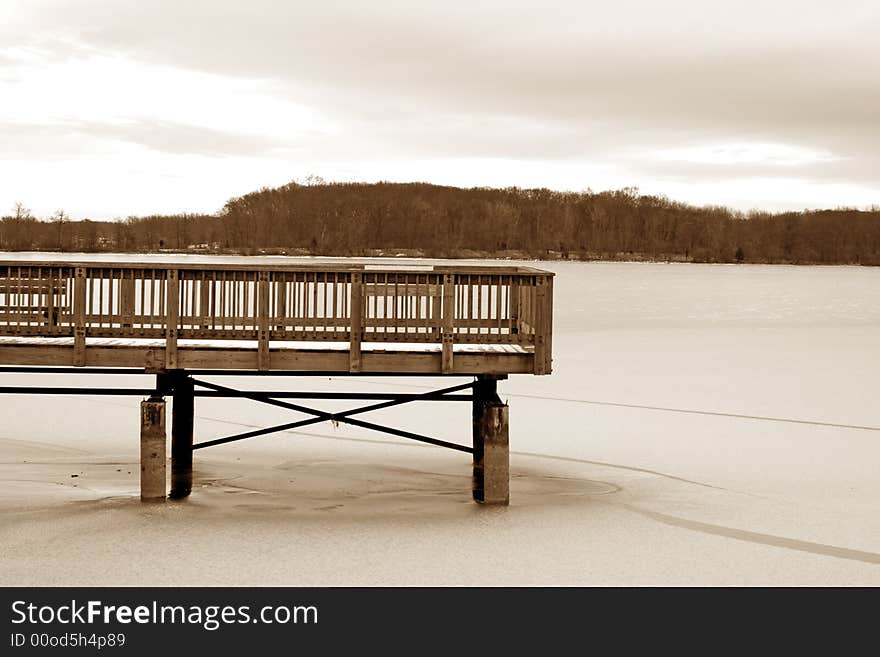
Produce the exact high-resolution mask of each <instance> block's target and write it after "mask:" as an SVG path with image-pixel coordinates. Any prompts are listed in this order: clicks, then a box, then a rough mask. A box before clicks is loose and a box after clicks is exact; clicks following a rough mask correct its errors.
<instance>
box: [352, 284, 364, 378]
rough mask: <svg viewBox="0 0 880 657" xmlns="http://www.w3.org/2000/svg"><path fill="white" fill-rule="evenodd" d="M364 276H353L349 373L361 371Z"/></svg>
mask: <svg viewBox="0 0 880 657" xmlns="http://www.w3.org/2000/svg"><path fill="white" fill-rule="evenodd" d="M363 309H364V276H363V274H361V273H360V272H352V274H351V306H350V308H349V311H350V312H349V319H350V327H349V335H348V340H349V347H348V371H349V372H360V371H361V340H362V339H363V332H364V327H363V324H364V318H363Z"/></svg>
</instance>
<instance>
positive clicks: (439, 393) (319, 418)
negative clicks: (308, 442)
mask: <svg viewBox="0 0 880 657" xmlns="http://www.w3.org/2000/svg"><path fill="white" fill-rule="evenodd" d="M193 384H195V385H197V386H202V387H204V388H208V389H210V390H216V391H218V392H223V393H226V394H228V395H229V396H231V397H242V398H245V399H251V400H253V401H258V402H261V403H264V404H270V405H272V406H278V407H280V408H286V409H288V410H291V411H298V412H300V413H306V414H308V415H313V416H315V417H312V418H309V419H307V420H298V421H296V422H288V423H286V424H279V425H275V426H272V427H266V428H265V429H255V430H253V431H245V432H244V433H238V434H235V435H232V436H226V437H225V438H217V439H215V440H207V441H204V442H201V443H197V444H195V445H193V449H194V450H196V449H204V448H205V447H212V446H214V445H222V444H224V443H230V442H233V441H236V440H244V439H245V438H253V437H254V436H262V435H265V434H267V433H275V432H278V431H287V430H289V429H296V428H299V427H305V426H308V425H310V424H317V423H319V422H326V421H332V422H343V423H345V424H351V425H353V426H356V427H362V428H364V429H372V430H373V431H381V432H383V433H388V434H391V435H393V436H399V437H401V438H409V439H410V440H417V441H419V442H422V443H428V444H429V445H437V446H438V447H447V448H449V449H454V450H457V451H459V452H467V453H468V454H472V453H473V451H474V450H473V448H472V447H468V446H466V445H459V444H457V443H451V442H448V441H445V440H440V439H439V438H431V437H429V436H423V435H421V434H418V433H413V432H411V431H403V430H401V429H394V428H392V427H386V426H383V425H381V424H375V423H373V422H365V421H364V420H357V419H354V418H353V417H352V416H353V415H360V414H361V413H367V412H369V411H377V410H379V409H382V408H389V407H391V406H399V405H400V404H406V403H408V402H412V401H419V400H423V401H430V400H432V399H435V400H436V399H437V398H441V397H443V395H445V394H447V393H450V392H457V391H459V390H465V389H467V388H473V386H474V382H473V381H471V382H469V383H463V384H460V385H457V386H451V387H449V388H442V389H440V390H432V391H430V392H425V393H422V394H418V395H405V396H402V397H401V398H399V399H393V400H391V401H386V402H382V403H379V404H370V405H369V406H361V407H359V408H354V409H351V410H348V411H344V412H342V413H329V412H327V411H319V410H317V409H314V408H309V407H308V406H302V405H300V404H291V403H289V402H283V401H279V400H277V399H273V398H272V397H271V393H264V392H248V391H246V390H235V389H234V388H227V387H226V386H221V385H219V384H217V383H210V382H208V381H202V380H199V379H193Z"/></svg>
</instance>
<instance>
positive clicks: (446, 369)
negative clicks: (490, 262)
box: [440, 274, 455, 374]
mask: <svg viewBox="0 0 880 657" xmlns="http://www.w3.org/2000/svg"><path fill="white" fill-rule="evenodd" d="M454 319H455V275H454V274H445V275H444V276H443V330H442V331H441V332H440V340H441V343H442V346H441V353H440V371H441V372H443V373H444V374H448V373H450V372H452V367H453V364H452V338H453V320H454Z"/></svg>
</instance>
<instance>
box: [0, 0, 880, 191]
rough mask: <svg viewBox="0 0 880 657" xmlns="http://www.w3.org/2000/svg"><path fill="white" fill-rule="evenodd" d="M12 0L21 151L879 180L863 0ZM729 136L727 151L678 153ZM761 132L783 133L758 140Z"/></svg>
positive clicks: (626, 177) (873, 15)
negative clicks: (724, 0)
mask: <svg viewBox="0 0 880 657" xmlns="http://www.w3.org/2000/svg"><path fill="white" fill-rule="evenodd" d="M10 1H11V0H10ZM13 4H16V3H13ZM18 4H20V5H21V6H22V7H24V5H27V6H26V11H25V10H24V8H23V9H22V11H21V12H20V13H14V12H10V13H9V16H8V18H9V20H8V21H6V22H5V23H4V27H0V37H2V42H3V43H5V44H6V45H7V48H6V49H5V50H0V85H5V87H4V88H10V89H12V88H13V87H14V89H13V91H12V93H14V94H15V97H16V98H18V99H19V101H20V102H18V103H16V104H15V105H14V106H13V107H11V109H10V106H9V105H5V106H0V131H2V129H3V128H2V126H3V125H6V129H7V132H9V131H14V130H15V129H16V127H18V128H21V127H22V126H24V125H29V126H31V127H30V128H27V127H26V128H25V129H26V130H27V131H28V132H27V134H28V135H29V136H30V138H31V141H30V143H25V144H21V143H20V140H19V145H18V146H17V147H16V148H18V150H17V151H15V152H18V153H22V157H24V156H25V154H26V153H30V156H31V157H38V156H39V153H40V151H41V149H43V150H44V152H47V153H48V152H49V151H50V150H51V149H52V144H51V135H55V134H60V135H62V137H61V145H58V144H56V145H55V151H54V152H63V153H69V152H71V151H76V149H77V148H80V147H87V146H86V145H87V144H88V143H89V140H90V139H92V140H94V142H95V143H96V144H102V143H103V144H105V145H106V143H107V142H113V141H124V142H127V143H131V144H133V145H137V146H139V147H143V148H146V149H149V150H151V151H154V152H160V153H165V154H167V155H169V156H175V155H186V154H198V155H204V156H208V157H226V158H230V157H248V158H249V157H262V158H264V159H265V163H266V166H267V167H270V165H271V167H276V168H275V169H271V170H272V171H277V173H275V174H274V176H275V177H281V176H282V172H283V171H293V170H297V171H300V170H303V169H307V168H308V167H315V168H318V167H324V168H325V169H326V170H330V171H337V172H344V171H359V172H363V171H367V172H368V173H369V171H368V170H367V169H366V168H365V167H366V166H367V163H369V165H370V166H376V167H379V170H378V171H377V172H375V176H379V177H382V176H383V175H388V176H389V177H390V176H391V175H392V174H394V175H396V172H397V171H398V170H403V171H407V170H411V171H415V170H419V171H426V172H430V170H431V167H430V166H429V165H428V164H427V163H430V162H432V161H434V162H435V163H436V165H435V166H434V169H433V170H434V171H435V172H440V171H441V170H442V171H445V170H446V169H445V168H444V167H445V166H446V165H445V164H443V163H444V162H458V163H463V162H467V161H471V162H473V163H474V166H473V167H463V166H461V165H459V170H461V171H464V170H468V171H474V172H476V173H475V174H474V175H475V176H476V178H475V180H477V179H479V180H482V179H484V178H485V177H486V176H485V175H478V174H480V171H481V169H480V163H481V162H483V163H485V162H495V163H496V164H495V166H499V165H498V164H497V163H498V162H500V161H502V160H507V161H510V162H512V163H515V164H512V165H511V166H510V167H507V168H505V167H500V166H499V171H508V172H509V176H508V179H509V180H511V181H515V182H516V184H521V182H522V180H523V179H528V178H529V176H531V177H532V179H534V180H535V184H544V181H545V180H546V179H547V177H546V176H545V175H544V174H543V173H542V172H543V171H546V170H553V171H555V172H557V173H558V174H559V180H565V181H574V180H579V179H581V178H583V177H586V176H590V175H595V176H597V178H596V180H595V181H589V180H587V181H585V182H584V184H583V185H582V187H586V186H593V187H599V186H600V184H601V183H600V182H599V181H600V180H603V181H610V182H613V181H621V182H623V184H639V185H641V186H642V187H643V188H644V187H646V183H647V184H651V183H656V184H657V185H662V184H665V183H667V182H668V183H670V185H678V184H679V183H681V184H682V185H683V184H685V183H686V182H687V181H688V180H690V181H691V182H693V183H694V184H707V183H708V181H709V180H719V179H720V180H729V181H732V182H731V185H730V186H729V188H728V189H729V190H730V192H729V193H726V194H722V195H721V197H720V198H718V199H716V202H727V203H734V204H735V203H737V198H738V196H737V195H738V194H741V193H743V189H744V188H743V187H742V185H743V184H744V183H743V181H745V180H758V179H761V180H764V179H772V178H773V177H774V176H776V177H780V176H787V177H791V176H792V175H796V176H797V177H798V178H799V179H800V180H802V181H803V182H805V183H809V184H817V183H818V182H821V181H825V182H828V183H829V184H831V183H834V184H845V183H847V182H849V183H852V184H854V185H866V186H868V187H869V188H873V189H876V188H877V183H876V182H875V178H876V174H875V172H876V171H877V160H878V154H880V131H877V130H876V117H877V116H880V87H878V85H877V84H876V72H877V70H880V45H878V44H877V39H876V38H875V37H876V34H877V32H878V27H880V15H878V12H877V11H876V6H875V5H874V3H873V2H860V1H855V0H853V1H846V0H843V1H841V2H837V3H835V5H834V7H833V9H832V8H829V6H828V5H827V3H825V2H819V1H815V2H807V1H797V2H796V1H794V0H784V1H780V2H774V3H766V2H758V1H757V0H744V1H742V2H739V3H729V4H720V3H711V5H707V4H705V3H700V2H696V1H695V0H670V1H669V2H664V3H651V2H634V1H632V0H618V1H617V2H614V3H599V2H548V3H510V2H501V1H500V0H492V1H475V2H469V3H466V4H450V3H446V2H442V3H441V2H420V3H411V2H404V1H402V0H399V1H397V0H395V1H388V0H376V1H375V2H371V3H351V2H334V1H328V2H322V3H313V2H308V3H307V2H288V1H280V0H279V1H275V2H271V1H269V0H251V1H250V2H248V3H241V2H238V0H212V1H211V2H187V3H180V2H176V1H172V0H153V1H152V2H149V3H144V2H137V1H135V0H80V1H79V2H77V3H69V2H66V1H63V0H32V1H30V2H27V3H18ZM34 35H37V36H34ZM41 57H42V59H41ZM22 117H27V121H25V120H24V119H23V118H22ZM34 126H37V127H34ZM737 144H739V145H745V146H744V148H745V149H746V150H745V151H743V152H741V153H740V155H739V156H731V157H732V158H733V161H727V162H707V161H705V157H704V158H703V160H704V161H700V160H699V157H697V158H696V160H695V159H694V155H695V154H697V155H698V154H699V153H703V155H705V154H706V152H707V149H709V151H711V149H717V148H719V147H720V148H722V149H724V148H728V149H730V148H732V147H731V145H737ZM760 144H764V145H767V144H771V145H772V144H776V145H781V147H782V148H785V149H790V150H789V151H786V152H785V153H781V154H780V152H777V153H776V155H775V156H773V157H770V158H766V157H765V158H763V159H761V158H758V159H755V158H754V157H753V155H754V153H753V151H749V150H748V149H750V148H751V149H754V148H755V145H760ZM719 145H720V146H719ZM62 146H63V148H62ZM734 148H735V146H734ZM65 149H67V150H65ZM657 153H667V154H669V153H678V154H679V155H682V154H688V153H689V154H690V159H688V157H677V158H676V157H667V158H658V157H657ZM743 153H745V155H744V154H743ZM749 153H752V155H749ZM809 153H818V154H821V157H820V158H819V159H815V160H814V161H811V160H810V159H809V157H806V160H804V161H800V160H798V158H799V157H800V158H801V160H803V158H804V157H805V154H809ZM728 155H729V156H730V153H728ZM750 158H751V159H750ZM404 162H411V163H417V162H418V163H423V164H420V165H419V167H422V168H418V167H416V166H415V165H412V166H410V167H409V169H407V167H406V165H403V164H401V163H404ZM268 170H269V169H267V171H268ZM528 171H531V172H532V173H531V174H529V173H528ZM600 172H605V173H606V174H608V175H604V176H603V175H600ZM609 172H611V173H609ZM435 175H437V176H438V180H440V179H441V178H442V179H444V180H445V179H448V178H449V177H450V176H449V175H448V174H445V173H443V174H441V173H436V174H435ZM493 179H500V178H499V177H497V176H496V177H495V178H493ZM478 184H482V183H478ZM562 185H563V183H562V182H560V183H559V186H562ZM676 189H682V190H684V193H687V191H688V190H687V187H682V186H678V187H676ZM713 189H716V190H722V189H723V187H716V188H713ZM786 189H790V190H794V189H795V187H792V186H788V187H786ZM798 189H800V188H798ZM839 189H843V188H839ZM698 196H699V195H697V194H692V195H691V196H690V197H689V198H697V197H698ZM792 201H793V202H796V201H797V199H792Z"/></svg>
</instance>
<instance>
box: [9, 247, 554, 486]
mask: <svg viewBox="0 0 880 657" xmlns="http://www.w3.org/2000/svg"><path fill="white" fill-rule="evenodd" d="M552 310H553V274H552V273H550V272H546V271H542V270H539V269H533V268H529V267H477V266H419V265H407V266H393V267H389V266H377V265H370V264H348V263H345V264H315V265H286V264H285V265H263V264H260V265H253V266H252V265H215V264H210V265H202V264H164V263H163V264H160V263H156V264H152V263H122V262H118V263H111V262H27V263H25V262H20V261H12V262H0V369H5V370H6V371H10V370H13V369H14V370H15V371H33V372H38V371H39V372H52V371H58V372H60V371H83V372H97V371H108V372H113V371H128V372H139V373H150V374H156V375H157V383H156V388H155V391H154V393H153V394H152V395H151V399H150V400H148V401H145V402H144V405H145V406H144V409H143V411H142V445H149V447H148V448H145V449H146V451H145V452H144V454H145V456H144V458H143V459H142V475H143V476H142V481H146V484H147V486H146V489H145V488H144V487H143V485H142V495H143V496H144V498H145V499H146V498H150V499H152V498H155V497H157V496H158V494H157V493H156V491H158V490H160V489H161V490H162V491H164V490H165V487H164V484H161V485H160V483H157V482H158V479H157V478H158V477H160V476H161V477H163V478H164V476H165V473H164V461H165V453H164V448H163V449H162V450H161V451H158V444H159V442H161V440H160V438H161V436H164V431H165V428H164V426H165V414H164V396H165V394H166V393H167V394H171V395H173V396H174V400H175V414H174V423H175V424H178V425H183V426H184V429H180V430H178V431H177V432H175V430H174V427H172V443H173V444H172V470H174V466H175V463H176V464H178V465H181V464H182V463H184V462H185V461H187V460H188V461H189V463H191V462H192V451H193V450H194V449H198V448H200V447H201V446H200V445H193V443H192V399H193V396H194V395H195V396H198V394H199V393H194V392H193V390H194V387H198V386H202V387H205V388H208V389H209V390H208V392H213V393H214V394H227V395H228V396H241V397H245V398H250V399H255V400H256V401H261V402H264V403H273V404H274V405H286V407H287V408H290V409H291V410H296V411H300V412H306V413H308V412H310V411H311V412H312V413H313V414H314V415H315V418H313V419H312V420H310V421H308V423H311V422H314V421H323V420H325V419H334V420H338V419H339V417H335V416H339V415H342V416H343V417H342V419H343V421H347V422H349V423H351V424H358V425H359V426H366V428H375V429H377V430H388V428H387V427H379V425H371V423H367V422H362V421H358V420H355V419H354V418H352V417H351V415H354V414H355V413H350V414H349V415H347V416H346V415H345V414H330V413H322V412H319V411H315V410H314V409H305V407H302V406H298V405H296V404H290V403H289V402H279V401H278V399H277V395H276V397H271V392H267V393H261V395H262V397H261V398H257V396H255V395H253V394H250V393H247V392H244V391H231V389H229V388H224V387H222V386H220V388H223V390H217V389H216V387H217V386H215V385H214V384H210V383H206V382H201V381H198V380H197V379H193V378H192V373H194V372H197V373H198V372H201V373H217V374H222V373H238V374H248V373H262V374H267V373H271V374H284V375H294V374H301V375H309V374H315V373H326V374H328V375H329V374H332V375H348V374H360V375H422V376H471V377H473V378H474V380H473V381H472V383H471V384H468V385H465V386H461V387H469V388H471V389H472V393H473V394H472V395H471V396H470V397H469V399H470V400H471V401H472V402H473V404H474V424H473V435H474V446H473V447H472V448H463V449H462V450H461V451H468V452H471V453H473V454H474V458H475V461H474V471H475V485H474V496H475V499H478V500H479V501H496V502H501V501H502V500H501V499H500V498H499V495H500V497H503V503H506V500H507V474H506V473H507V446H506V441H507V419H506V418H507V407H506V406H505V405H503V404H501V403H500V400H499V399H498V397H497V393H496V389H495V382H496V381H498V380H500V379H503V378H506V377H507V376H508V375H510V374H538V375H543V374H549V373H550V371H551V365H552V354H551V352H552V321H553V320H552ZM212 385H214V387H215V389H213V391H211V387H212ZM461 387H456V389H459V388H461ZM33 390H34V391H40V390H42V391H46V390H49V389H46V388H41V389H38V388H34V389H33ZM81 390H82V391H83V392H82V394H88V389H85V388H84V389H81ZM224 390H225V391H226V392H225V393H224ZM4 391H5V392H19V393H20V392H21V389H19V388H15V389H13V388H10V387H6V388H2V389H0V392H4ZM230 391H231V392H230ZM25 392H26V390H25ZM141 392H142V391H141ZM232 393H238V394H232ZM119 394H126V392H125V391H121V392H119ZM130 394H133V393H130ZM279 394H280V393H279ZM340 395H341V396H339V397H336V398H356V397H357V396H355V395H351V394H348V395H343V394H342V393H340ZM303 396H306V395H305V393H304V394H303ZM442 396H443V395H442V394H437V395H435V396H434V397H435V398H437V399H439V398H440V397H442ZM397 397H399V399H396V400H391V401H393V403H404V401H412V399H404V398H405V397H407V396H406V395H399V396H397ZM409 397H413V396H412V395H410V396H409ZM361 398H362V397H361ZM401 400H403V401H401ZM385 405H393V404H389V403H387V402H386V404H385ZM380 406H382V405H381V404H380ZM180 409H183V410H182V411H181V410H180ZM303 409H305V410H303ZM487 409H489V410H487ZM491 409H495V410H491ZM366 410H373V409H372V408H367V409H366ZM358 412H365V411H363V410H359V411H358ZM502 415H503V421H502V417H501V416H502ZM489 416H491V417H489ZM499 423H500V424H499ZM186 425H188V429H187V428H186ZM368 425H370V426H368ZM502 425H503V426H502ZM285 426H287V425H285ZM274 430H276V431H277V430H280V429H274ZM394 431H396V430H390V431H389V432H390V433H393V432H394ZM181 432H182V433H181ZM268 432H269V431H268V430H264V431H263V433H268ZM493 432H494V433H495V434H500V433H503V434H504V439H503V442H504V447H503V449H502V450H501V451H500V452H499V451H498V450H496V449H495V444H494V442H493V443H492V444H491V445H489V444H488V443H487V442H486V439H487V437H489V434H492V433H493ZM251 433H253V432H251ZM402 433H408V432H397V433H396V434H395V435H402ZM183 434H188V438H187V437H186V436H185V435H183ZM175 435H177V436H178V438H179V440H175ZM181 435H183V437H181ZM413 436H416V434H412V435H409V436H404V437H413ZM424 438H426V437H424V436H421V437H416V438H415V439H416V440H419V439H424ZM236 439H238V438H237V437H236ZM498 440H500V438H499V439H498ZM498 440H495V442H498ZM213 442H216V441H212V443H213ZM425 442H432V440H431V439H426V440H425ZM443 442H444V441H436V440H433V443H434V444H441V443H443ZM490 442H491V441H490ZM175 446H176V448H175ZM202 446H207V445H204V444H203V445H202ZM444 446H449V444H446V445H444ZM459 447H461V446H459ZM150 454H153V455H154V456H152V457H151V456H149V455H150ZM498 454H501V456H498ZM175 455H176V458H175ZM478 461H479V463H478ZM484 461H485V463H487V464H488V463H489V462H490V461H491V462H492V463H493V464H494V463H496V462H497V465H492V466H488V465H487V466H486V467H485V468H484V467H483V466H484ZM502 461H503V463H501V462H502ZM145 463H146V466H145V465H144V464H145ZM160 466H161V468H160ZM502 466H503V467H502ZM145 467H147V469H146V470H145V469H144V468H145ZM181 467H183V466H181ZM150 468H152V470H151V469H150ZM156 468H160V469H161V472H159V471H158V470H156ZM178 469H179V470H180V468H178ZM154 470H155V471H154ZM478 471H479V472H478ZM502 471H503V473H504V474H503V477H500V473H501V472H502ZM151 472H152V474H150V473H151ZM181 472H182V470H181ZM486 473H488V474H489V475H491V476H488V475H487V474H486ZM478 474H479V479H480V481H479V482H477V475H478ZM487 477H488V478H487ZM500 478H503V479H504V482H503V490H501V489H499V493H498V494H496V493H494V492H492V493H491V494H490V495H489V498H486V499H481V498H483V497H485V494H484V493H485V491H484V487H483V485H482V483H483V480H484V479H486V480H487V481H488V479H492V480H493V481H495V480H498V479H500ZM173 479H174V477H173V476H172V480H173ZM179 479H180V482H179V483H181V486H182V488H180V487H179V490H178V492H180V491H181V490H185V493H184V494H183V495H176V496H178V497H182V496H185V495H186V494H188V493H189V484H188V483H187V477H184V476H183V475H181V477H179ZM163 481H164V479H163ZM478 483H479V485H478ZM499 485H500V484H499ZM492 486H493V487H495V488H497V485H496V484H494V483H493V484H492ZM145 490H147V492H146V493H145ZM174 492H175V486H174V481H172V493H174ZM161 497H163V498H164V493H163V495H162V496H161ZM490 498H491V499H490ZM496 498H499V499H496Z"/></svg>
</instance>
